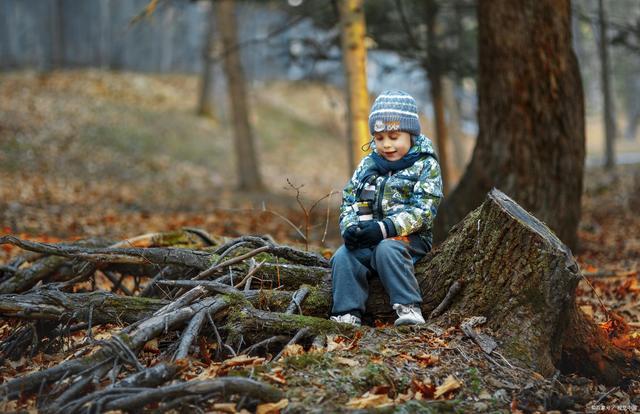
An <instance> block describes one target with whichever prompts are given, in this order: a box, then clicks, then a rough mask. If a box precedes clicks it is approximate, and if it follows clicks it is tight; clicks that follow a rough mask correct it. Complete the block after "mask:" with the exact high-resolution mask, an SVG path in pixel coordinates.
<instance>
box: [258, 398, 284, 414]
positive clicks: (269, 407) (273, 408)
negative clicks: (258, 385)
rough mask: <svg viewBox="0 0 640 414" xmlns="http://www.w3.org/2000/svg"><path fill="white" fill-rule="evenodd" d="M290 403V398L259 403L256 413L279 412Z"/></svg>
mask: <svg viewBox="0 0 640 414" xmlns="http://www.w3.org/2000/svg"><path fill="white" fill-rule="evenodd" d="M287 405H289V400H287V399H286V398H285V399H283V400H280V401H278V402H276V403H265V404H260V405H258V408H257V409H256V414H279V413H280V410H282V409H283V408H285V407H286V406H287Z"/></svg>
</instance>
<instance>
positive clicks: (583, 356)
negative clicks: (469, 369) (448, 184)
mask: <svg viewBox="0 0 640 414" xmlns="http://www.w3.org/2000/svg"><path fill="white" fill-rule="evenodd" d="M416 277H417V278H418V282H419V284H420V287H421V289H422V294H423V297H424V303H423V306H422V311H423V313H424V314H425V315H429V314H430V313H431V312H432V311H433V310H434V309H435V308H436V307H437V306H438V305H439V304H441V303H442V302H443V300H444V299H445V297H446V296H447V293H448V292H449V289H450V288H451V287H452V286H453V285H454V284H456V285H458V286H460V285H461V290H460V292H459V293H458V294H457V295H456V296H455V297H454V298H453V300H452V301H451V303H450V305H449V307H448V309H446V311H444V313H442V315H441V316H438V317H436V318H435V319H434V320H433V322H435V323H437V324H440V325H444V326H451V325H456V324H460V323H461V322H462V321H463V320H464V319H465V318H469V317H474V316H484V317H486V321H487V322H486V328H488V329H489V330H490V331H491V335H492V336H493V337H494V338H495V339H497V340H498V341H499V346H500V348H499V349H500V352H504V354H505V355H506V356H507V357H509V358H513V359H515V360H517V361H520V362H521V363H523V364H524V365H526V366H528V367H531V368H533V369H535V370H536V371H538V372H540V373H541V374H542V375H545V376H549V375H552V374H553V373H554V372H555V371H556V370H557V369H558V368H563V370H564V371H565V372H567V371H568V372H580V373H582V374H586V375H588V376H591V377H596V378H598V379H599V380H601V381H603V382H606V383H611V384H618V383H620V381H621V380H623V379H626V378H632V377H634V376H635V375H636V374H634V369H637V366H638V361H637V360H634V359H633V357H632V354H631V353H630V352H627V351H625V350H623V349H620V348H617V347H615V346H614V345H612V344H611V342H610V341H609V340H608V339H607V337H606V334H605V332H604V331H603V330H602V329H601V328H600V327H599V326H597V325H596V324H595V323H594V322H593V321H592V320H590V319H589V318H588V317H586V316H585V315H584V314H583V313H582V311H580V310H579V309H578V308H577V307H576V303H575V291H576V287H577V285H578V282H579V281H580V278H581V277H582V276H581V273H580V270H579V267H578V264H577V263H576V261H575V259H574V258H573V256H572V254H571V251H570V250H569V248H568V247H567V246H565V245H564V244H563V243H562V242H561V241H560V240H559V239H558V238H557V237H556V236H555V234H553V232H551V231H550V230H549V228H548V227H547V226H546V225H545V224H544V223H542V222H541V221H540V220H538V219H536V218H535V217H533V216H532V215H531V214H529V213H528V212H526V211H525V210H524V209H523V208H522V207H520V206H519V205H518V204H517V203H516V202H514V201H513V200H512V199H510V198H509V197H508V196H506V195H505V194H504V193H502V192H501V191H499V190H496V189H493V190H492V191H491V192H490V193H489V194H488V196H487V198H486V200H485V202H484V203H483V204H482V205H481V206H480V207H479V208H477V209H476V210H474V211H473V212H471V213H469V215H467V217H466V218H465V219H464V220H463V221H461V222H460V223H458V224H457V225H456V226H454V227H453V228H452V229H451V232H450V233H449V236H448V237H447V239H446V240H445V241H444V242H443V243H442V244H441V245H440V246H439V247H438V248H436V249H434V250H433V251H432V252H430V253H429V255H428V256H427V257H425V258H424V259H423V260H422V261H421V262H420V263H419V264H418V265H417V267H416ZM369 304H370V310H371V312H372V313H373V314H374V315H375V317H379V318H382V319H386V318H389V317H390V316H392V315H391V313H390V311H389V304H388V300H386V302H385V295H384V292H383V291H382V290H381V288H380V287H378V286H377V285H376V286H375V290H374V292H373V293H372V295H371V299H370V302H369Z"/></svg>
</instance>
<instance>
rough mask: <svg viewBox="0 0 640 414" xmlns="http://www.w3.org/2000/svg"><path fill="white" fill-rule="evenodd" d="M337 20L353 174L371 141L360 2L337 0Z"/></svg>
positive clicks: (363, 25)
mask: <svg viewBox="0 0 640 414" xmlns="http://www.w3.org/2000/svg"><path fill="white" fill-rule="evenodd" d="M340 20H341V29H342V33H341V36H342V60H343V63H344V67H345V73H346V84H347V103H348V105H347V107H348V114H347V116H348V120H347V125H348V129H347V131H348V137H349V148H350V150H349V151H350V154H351V157H350V165H349V170H350V171H353V170H355V168H356V166H357V165H358V164H359V163H360V160H361V159H362V157H363V156H364V152H363V150H362V148H363V146H365V145H366V144H367V143H368V142H369V140H370V139H371V137H370V135H371V134H370V133H369V118H368V115H369V94H368V92H367V50H366V48H365V36H366V26H365V21H364V6H363V0H340Z"/></svg>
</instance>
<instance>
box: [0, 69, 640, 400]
mask: <svg viewBox="0 0 640 414" xmlns="http://www.w3.org/2000/svg"><path fill="white" fill-rule="evenodd" d="M195 90H196V81H195V78H193V77H181V76H147V75H135V74H105V73H103V72H98V71H79V72H65V73H54V74H51V75H38V74H34V73H15V74H4V75H1V77H0V234H5V233H11V234H15V235H17V236H19V237H21V238H26V239H31V240H38V241H47V242H58V241H63V240H76V239H79V238H87V237H105V238H109V239H112V240H120V239H124V238H127V237H132V236H136V235H139V234H144V233H149V232H154V231H169V230H173V229H179V228H183V227H198V228H202V229H205V230H206V231H208V232H209V233H210V234H214V235H220V236H226V237H237V236H240V235H246V234H269V235H271V236H272V237H273V238H274V239H275V240H276V241H277V242H278V243H281V244H293V245H297V246H302V245H303V243H304V240H303V239H302V238H301V237H300V233H299V232H298V231H297V230H296V229H295V228H294V225H295V226H298V228H299V229H301V230H302V233H304V230H305V229H308V231H309V234H308V242H309V243H310V245H311V248H312V249H313V250H317V251H320V252H321V253H323V254H325V255H330V254H331V252H332V251H333V250H334V249H335V248H336V247H337V246H338V244H339V242H340V240H339V237H338V235H337V228H336V225H335V222H336V214H337V204H338V201H339V194H334V195H333V196H332V197H331V199H330V200H329V202H328V203H327V202H326V201H327V200H324V201H323V202H321V203H319V204H318V205H317V207H316V208H315V210H314V212H313V213H312V214H311V215H309V217H308V220H307V222H308V224H305V213H304V211H303V209H302V208H301V207H300V206H299V204H298V201H299V202H301V203H302V205H304V206H306V208H307V209H308V208H309V207H310V206H311V205H312V204H313V203H314V202H315V201H317V200H319V199H320V198H321V197H323V196H324V195H326V194H329V193H331V192H332V191H337V190H339V189H340V188H341V187H342V185H343V184H344V182H346V180H347V179H348V176H349V172H348V167H347V157H346V152H345V151H344V145H343V144H342V142H341V139H340V136H341V134H342V133H343V131H342V128H341V127H340V125H341V122H339V120H340V117H341V116H342V115H341V112H340V111H341V110H342V109H341V108H340V104H339V102H340V99H339V97H340V95H339V91H335V90H332V89H330V88H327V87H325V86H322V85H313V84H298V85H288V84H271V85H261V86H260V87H259V88H255V91H254V92H253V93H252V103H253V104H254V108H255V113H254V114H253V115H252V121H253V122H254V126H255V131H256V135H257V137H259V140H258V141H259V144H258V147H259V154H260V160H261V162H262V171H263V174H264V177H265V181H266V182H267V185H268V187H269V189H270V190H271V191H270V192H269V193H264V194H238V193H236V192H234V191H233V184H234V179H233V177H232V176H233V175H232V174H230V172H231V171H233V157H232V154H233V147H232V144H233V143H232V138H231V135H230V131H229V130H228V129H227V128H225V127H224V123H218V122H215V121H212V120H210V119H206V118H199V117H196V116H195V115H193V113H192V112H193V108H192V106H193V105H192V103H195V102H196V95H195ZM276 92H277V93H276ZM284 94H287V95H288V96H289V97H290V98H289V99H287V100H283V99H278V98H276V97H277V96H282V95H284ZM314 105H315V106H314ZM303 108H304V109H303ZM288 180H289V181H290V182H291V183H292V184H293V186H300V185H304V187H303V188H302V189H301V191H302V193H301V196H300V197H299V198H297V197H296V190H295V189H294V188H293V187H292V185H290V184H288ZM582 206H583V207H582V209H583V211H582V220H581V223H580V230H579V237H580V248H579V250H578V251H577V252H574V253H575V255H576V257H577V260H578V262H579V263H580V265H581V268H582V272H583V275H585V280H583V281H582V282H581V283H580V285H579V288H578V296H577V298H578V303H579V305H580V306H581V308H582V310H583V311H584V312H586V313H587V314H589V315H592V316H593V318H594V319H595V320H596V321H597V322H598V323H601V324H603V325H602V326H603V327H604V328H605V329H608V330H609V331H610V334H611V336H612V338H614V339H615V338H616V337H618V338H619V340H621V341H622V340H625V341H636V343H637V344H638V351H636V352H637V355H638V357H639V358H640V304H639V303H640V302H639V298H638V295H639V294H640V275H639V274H638V270H639V268H640V216H639V215H638V212H639V211H640V164H632V165H625V166H619V167H617V168H616V169H615V170H614V171H611V172H605V171H604V170H602V169H599V168H590V169H588V170H587V171H586V172H585V188H584V194H583V203H582ZM285 218H286V220H285ZM287 220H289V221H290V222H291V223H288V222H287ZM17 250H18V249H17V248H13V247H11V246H8V245H3V246H2V249H0V264H1V263H5V262H6V261H7V259H8V258H9V257H11V256H13V255H15V254H17ZM614 313H615V314H614ZM615 315H620V317H621V320H622V321H624V322H623V323H622V325H620V324H616V326H612V323H611V321H612V320H618V318H617V317H616V316H615ZM12 323H13V321H4V323H3V324H2V325H1V326H0V337H2V338H4V337H6V336H7V335H9V334H10V332H11V330H12V325H11V324H12ZM105 329H106V328H105ZM105 332H106V331H105ZM97 333H98V334H99V332H97ZM105 334H106V333H105ZM81 339H82V338H81V337H79V338H77V340H78V341H80V340H81ZM143 354H144V355H143V356H142V357H141V360H142V361H143V362H147V363H152V361H153V358H154V355H155V354H154V352H146V353H143ZM64 357H65V355H47V354H38V355H37V356H35V357H34V358H33V359H29V360H26V359H22V360H19V361H9V360H4V361H3V366H2V367H0V378H2V379H3V380H7V379H9V378H11V377H14V376H16V375H19V374H22V373H25V372H28V371H31V370H34V369H38V368H41V367H43V366H50V365H51V364H53V363H54V362H56V361H57V360H59V358H64ZM205 359H206V358H205ZM221 367H222V368H221ZM230 367H231V368H230ZM223 372H224V373H225V375H250V376H252V377H254V378H258V379H262V380H265V381H268V382H271V383H273V384H274V385H277V386H278V387H280V388H282V389H283V390H285V391H286V395H287V399H288V401H287V403H286V404H287V408H286V409H285V411H286V412H297V411H300V412H304V411H310V410H312V409H313V410H315V411H316V412H337V411H340V410H348V409H358V408H361V409H367V408H372V407H378V408H382V409H386V410H388V411H394V410H395V412H429V411H428V410H431V411H430V412H456V411H457V412H495V411H498V412H517V410H522V411H523V412H534V411H535V410H539V411H541V412H544V411H553V410H560V411H563V410H569V411H571V410H575V411H576V412H582V411H589V412H633V411H632V410H631V409H632V408H633V407H634V406H635V409H636V410H638V411H640V408H639V407H640V383H634V384H631V386H630V387H629V388H628V389H626V390H622V389H620V388H619V387H615V388H611V387H605V386H604V385H598V384H595V383H594V382H592V381H589V380H587V379H583V378H579V377H577V376H574V375H560V374H559V375H558V376H556V377H554V378H553V379H544V378H542V377H541V376H540V375H539V374H536V373H535V372H529V371H526V370H520V369H514V368H513V367H512V366H511V364H510V362H509V361H506V360H504V358H501V357H499V356H496V357H494V358H487V357H486V356H484V355H483V353H482V352H481V351H480V349H479V348H478V347H477V346H476V345H475V344H474V343H473V342H472V341H470V340H469V339H468V338H466V337H465V336H464V335H463V334H462V332H461V331H460V330H459V329H458V328H455V327H454V328H451V329H449V330H446V331H441V330H437V329H432V328H429V327H422V328H403V329H394V328H392V327H389V326H378V327H376V328H372V329H365V330H363V331H362V332H361V334H360V335H357V336H356V337H352V338H343V337H333V338H330V340H329V343H328V345H327V347H326V348H325V349H323V350H320V351H318V352H308V351H305V350H303V349H299V348H292V349H290V350H289V351H288V355H287V356H286V357H285V358H283V359H282V360H281V361H280V362H278V363H275V364H272V365H269V366H267V365H265V364H264V360H260V359H259V358H253V359H251V358H249V359H246V360H244V361H238V363H237V364H235V365H233V367H232V365H228V366H227V367H225V366H224V363H223V364H222V365H220V364H214V363H211V361H206V360H202V359H201V360H198V359H197V358H195V359H193V360H192V361H191V362H190V364H189V366H188V367H187V368H186V369H185V371H184V372H183V374H182V375H183V378H188V377H191V378H192V377H194V376H202V377H206V376H207V375H209V376H215V375H223V374H222V373H223ZM434 394H435V395H434ZM567 396H574V397H575V398H573V400H570V399H568V397H567ZM235 403H238V402H237V401H236V402H234V404H235ZM16 404H17V405H16ZM283 404H285V403H283ZM385 407H386V408H385ZM21 408H25V409H29V408H31V409H33V400H24V401H19V402H17V403H13V402H12V403H10V404H7V405H6V406H4V408H3V406H2V403H0V409H2V410H3V411H9V410H16V409H21ZM267 408H268V407H266V408H265V410H266V409H267ZM210 409H212V410H213V409H214V407H213V406H211V407H210ZM215 409H216V410H218V411H220V412H234V410H236V409H238V410H239V409H240V407H239V405H234V406H222V405H219V406H216V407H215ZM604 409H607V410H609V411H605V410H604ZM225 410H226V411H225ZM274 410H275V408H274ZM616 410H617V411H616ZM265 412H268V411H265ZM272 412H275V411H272Z"/></svg>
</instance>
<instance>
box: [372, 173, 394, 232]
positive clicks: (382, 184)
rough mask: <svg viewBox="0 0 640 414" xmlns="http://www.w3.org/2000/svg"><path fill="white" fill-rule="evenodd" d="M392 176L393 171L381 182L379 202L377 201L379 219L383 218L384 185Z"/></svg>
mask: <svg viewBox="0 0 640 414" xmlns="http://www.w3.org/2000/svg"><path fill="white" fill-rule="evenodd" d="M389 177H391V171H389V175H386V176H385V177H384V178H383V179H382V182H381V183H380V190H379V191H378V200H377V201H378V202H377V203H376V211H375V212H376V213H377V216H378V220H382V196H383V195H384V186H385V184H386V183H387V180H388V179H389Z"/></svg>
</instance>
